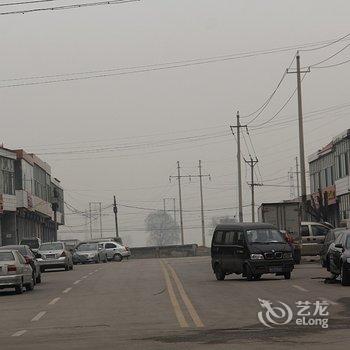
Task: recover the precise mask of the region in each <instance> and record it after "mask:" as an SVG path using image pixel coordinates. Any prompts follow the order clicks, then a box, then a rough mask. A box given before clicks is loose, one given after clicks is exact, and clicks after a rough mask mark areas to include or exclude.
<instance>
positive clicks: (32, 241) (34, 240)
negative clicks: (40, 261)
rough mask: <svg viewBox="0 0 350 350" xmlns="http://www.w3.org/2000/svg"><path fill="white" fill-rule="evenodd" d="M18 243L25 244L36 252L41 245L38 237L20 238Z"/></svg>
mask: <svg viewBox="0 0 350 350" xmlns="http://www.w3.org/2000/svg"><path fill="white" fill-rule="evenodd" d="M19 244H20V245H27V246H28V247H29V248H30V249H31V250H32V251H33V252H34V253H36V252H37V251H38V249H39V247H40V245H41V239H40V238H38V237H27V238H22V239H21V241H20V242H19Z"/></svg>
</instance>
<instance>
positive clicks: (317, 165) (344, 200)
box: [309, 129, 350, 224]
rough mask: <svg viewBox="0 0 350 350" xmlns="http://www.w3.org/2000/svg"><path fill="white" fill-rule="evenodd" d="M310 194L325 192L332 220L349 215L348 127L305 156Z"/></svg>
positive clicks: (336, 220) (349, 162)
mask: <svg viewBox="0 0 350 350" xmlns="http://www.w3.org/2000/svg"><path fill="white" fill-rule="evenodd" d="M309 170H310V183H311V195H316V194H317V191H318V190H319V189H321V191H322V193H324V192H325V191H327V194H328V198H329V204H330V207H329V213H330V216H331V221H332V223H335V224H338V223H339V221H341V220H343V219H349V218H350V198H349V197H350V129H348V130H346V131H345V132H343V133H342V134H340V135H338V136H336V137H335V138H333V140H332V142H331V143H330V144H328V145H327V146H326V147H324V148H323V149H322V150H320V151H318V152H316V153H315V154H313V155H311V156H310V157H309Z"/></svg>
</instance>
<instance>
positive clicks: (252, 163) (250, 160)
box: [244, 156, 262, 222]
mask: <svg viewBox="0 0 350 350" xmlns="http://www.w3.org/2000/svg"><path fill="white" fill-rule="evenodd" d="M249 157H250V159H249V160H246V159H244V161H245V162H246V163H247V164H248V165H249V166H250V181H251V182H250V183H248V185H249V186H250V189H251V194H252V201H251V206H252V222H255V186H262V184H260V183H255V182H254V167H255V165H256V164H258V162H259V161H258V158H256V157H255V159H253V158H252V156H249Z"/></svg>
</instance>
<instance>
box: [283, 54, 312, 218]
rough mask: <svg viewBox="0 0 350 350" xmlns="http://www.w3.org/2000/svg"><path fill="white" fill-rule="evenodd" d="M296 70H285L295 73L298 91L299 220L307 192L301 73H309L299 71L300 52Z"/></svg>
mask: <svg viewBox="0 0 350 350" xmlns="http://www.w3.org/2000/svg"><path fill="white" fill-rule="evenodd" d="M296 62H297V69H296V71H292V70H289V69H288V70H287V73H294V74H295V73H296V75H297V91H298V122H299V157H300V183H301V220H306V207H307V194H306V169H305V148H304V122H303V104H302V94H301V73H304V74H306V73H309V72H310V68H308V69H307V70H305V71H301V68H300V54H299V51H298V52H297V55H296Z"/></svg>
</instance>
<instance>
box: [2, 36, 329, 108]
mask: <svg viewBox="0 0 350 350" xmlns="http://www.w3.org/2000/svg"><path fill="white" fill-rule="evenodd" d="M324 42H329V40H328V41H324ZM324 42H321V43H324ZM319 44H320V42H318V43H305V44H299V45H290V46H284V47H277V48H273V49H265V50H253V51H247V52H241V53H232V54H227V55H221V56H212V57H205V58H195V59H188V60H175V61H169V62H163V63H155V64H148V65H139V66H131V67H116V68H109V69H101V70H90V71H82V72H69V73H62V74H51V75H38V76H29V77H18V78H9V79H2V80H0V81H2V82H12V83H10V84H5V85H0V89H1V88H14V87H20V86H34V85H48V84H55V83H62V82H71V81H78V80H88V79H95V78H105V77H112V76H122V75H130V74H139V73H146V72H153V71H161V70H169V69H177V68H185V67H191V66H198V65H206V64H210V63H217V62H224V61H230V60H237V59H243V58H251V57H257V56H262V55H269V54H275V53H280V52H288V51H294V50H296V49H300V48H302V47H310V46H311V47H312V46H314V45H319ZM259 110H260V109H259Z"/></svg>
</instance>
